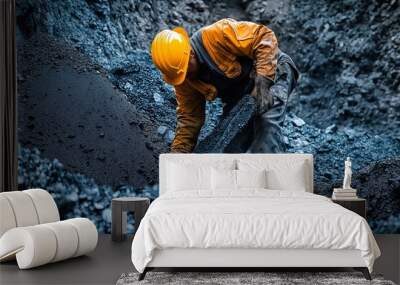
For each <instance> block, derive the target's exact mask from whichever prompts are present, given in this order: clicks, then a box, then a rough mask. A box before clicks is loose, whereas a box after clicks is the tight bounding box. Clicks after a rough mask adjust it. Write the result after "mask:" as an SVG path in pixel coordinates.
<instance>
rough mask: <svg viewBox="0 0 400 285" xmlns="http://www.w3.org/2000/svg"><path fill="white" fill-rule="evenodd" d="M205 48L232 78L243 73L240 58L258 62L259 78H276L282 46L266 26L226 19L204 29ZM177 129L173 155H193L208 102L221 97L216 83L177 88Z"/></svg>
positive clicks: (187, 82)
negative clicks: (218, 96) (185, 153)
mask: <svg viewBox="0 0 400 285" xmlns="http://www.w3.org/2000/svg"><path fill="white" fill-rule="evenodd" d="M201 32H202V40H203V45H204V47H205V49H206V50H207V52H208V54H209V56H210V57H211V58H212V60H213V61H214V63H215V64H216V65H217V66H218V68H219V69H220V70H221V71H222V72H223V73H224V74H225V75H226V76H227V77H228V78H235V77H237V76H238V75H240V73H241V64H240V62H239V61H238V59H237V58H238V57H242V56H246V57H249V58H251V59H253V60H254V64H255V70H256V73H257V74H258V75H262V76H265V77H268V78H270V79H271V80H273V79H274V75H275V69H276V64H277V54H278V43H277V39H276V37H275V34H274V32H273V31H272V30H270V29H269V28H267V27H266V26H263V25H259V24H256V23H252V22H238V21H235V20H233V19H223V20H220V21H218V22H216V23H214V24H212V25H209V26H207V27H204V28H202V29H201ZM175 94H176V101H177V104H178V106H177V109H176V113H177V121H178V122H177V127H176V134H175V138H174V140H173V142H172V145H171V151H172V152H191V151H192V150H193V148H194V147H195V145H196V143H197V138H198V135H199V133H200V129H201V127H202V126H203V124H204V120H205V102H206V100H208V101H212V100H214V99H215V98H216V97H217V89H216V88H215V86H213V85H212V84H207V83H204V82H202V81H200V80H190V79H186V80H185V81H184V82H183V83H182V84H181V85H177V86H175Z"/></svg>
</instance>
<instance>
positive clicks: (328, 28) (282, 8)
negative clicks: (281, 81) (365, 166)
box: [244, 0, 400, 137]
mask: <svg viewBox="0 0 400 285" xmlns="http://www.w3.org/2000/svg"><path fill="white" fill-rule="evenodd" d="M244 2H245V3H246V4H247V7H246V12H247V13H248V14H249V16H250V18H251V19H252V20H254V21H257V22H261V23H264V24H267V25H268V26H269V27H271V28H272V29H273V30H274V31H275V32H276V34H277V36H278V38H279V41H280V46H281V48H282V49H283V50H284V51H286V52H287V53H289V54H290V55H291V56H292V57H293V59H294V60H295V62H296V64H297V65H298V67H299V68H300V71H301V72H302V77H301V80H300V82H299V86H298V87H297V96H294V98H293V99H294V100H293V102H292V104H291V110H292V111H294V112H295V113H296V114H297V115H298V116H299V117H301V118H303V119H304V120H305V121H306V122H307V123H310V124H313V125H315V126H316V127H320V128H326V127H328V126H329V125H331V124H336V125H337V126H338V127H339V128H343V127H349V128H356V129H359V128H363V129H365V130H366V131H368V132H372V133H374V134H381V133H382V130H383V129H384V130H385V131H384V132H385V133H386V134H392V135H393V136H395V137H399V130H400V121H399V120H398V118H399V115H398V114H399V111H400V109H399V108H400V96H399V93H400V73H399V71H398V66H399V62H400V48H399V46H400V23H399V21H398V20H397V19H398V18H399V17H400V5H399V3H398V1H389V2H381V1H352V0H349V1H340V2H337V1H325V0H320V1H308V0H300V1H291V0H285V1H262V0H249V1H244ZM321 118H324V119H323V120H321ZM388 122H390V123H389V124H388Z"/></svg>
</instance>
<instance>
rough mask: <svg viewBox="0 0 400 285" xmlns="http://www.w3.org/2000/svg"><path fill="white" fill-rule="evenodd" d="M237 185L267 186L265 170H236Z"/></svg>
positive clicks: (241, 186) (240, 186) (248, 186)
mask: <svg viewBox="0 0 400 285" xmlns="http://www.w3.org/2000/svg"><path fill="white" fill-rule="evenodd" d="M236 182H237V187H238V188H239V189H241V188H257V189H259V188H267V171H266V170H265V169H261V170H240V169H239V170H236Z"/></svg>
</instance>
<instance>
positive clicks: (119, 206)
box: [111, 197, 150, 241]
mask: <svg viewBox="0 0 400 285" xmlns="http://www.w3.org/2000/svg"><path fill="white" fill-rule="evenodd" d="M149 205H150V200H149V199H148V198H143V197H121V198H114V199H112V202H111V213H112V226H111V238H112V240H113V241H123V240H125V238H126V224H127V212H133V213H134V215H135V232H136V230H137V228H138V227H139V224H140V221H141V220H142V218H143V217H144V215H145V214H146V211H147V209H148V208H149Z"/></svg>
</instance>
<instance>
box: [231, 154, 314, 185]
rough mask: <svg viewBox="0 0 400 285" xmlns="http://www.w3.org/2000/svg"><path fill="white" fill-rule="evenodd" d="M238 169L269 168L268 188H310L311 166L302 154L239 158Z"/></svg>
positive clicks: (254, 169)
mask: <svg viewBox="0 0 400 285" xmlns="http://www.w3.org/2000/svg"><path fill="white" fill-rule="evenodd" d="M237 166H238V169H240V170H248V171H251V170H253V171H256V170H261V169H266V170H267V188H268V189H272V190H286V191H303V192H304V191H307V189H310V187H311V184H312V180H310V177H309V175H307V173H309V170H308V169H307V168H308V167H309V165H308V163H307V159H305V158H304V157H302V156H300V157H298V156H293V155H286V156H284V155H281V157H280V158H279V159H276V160H268V159H263V158H255V159H238V161H237Z"/></svg>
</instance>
